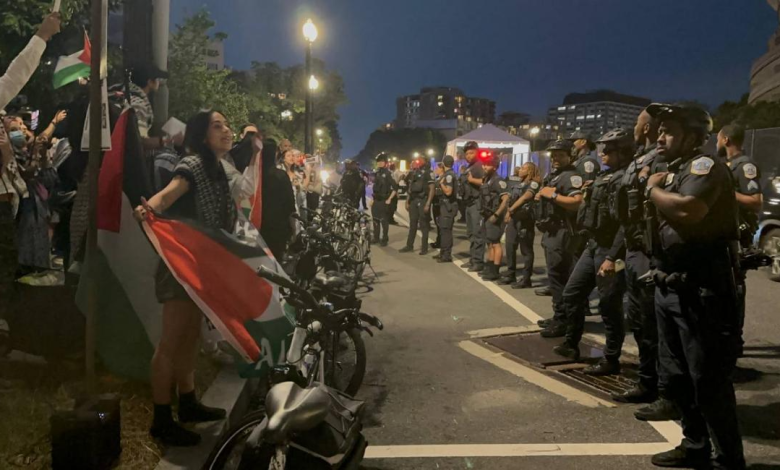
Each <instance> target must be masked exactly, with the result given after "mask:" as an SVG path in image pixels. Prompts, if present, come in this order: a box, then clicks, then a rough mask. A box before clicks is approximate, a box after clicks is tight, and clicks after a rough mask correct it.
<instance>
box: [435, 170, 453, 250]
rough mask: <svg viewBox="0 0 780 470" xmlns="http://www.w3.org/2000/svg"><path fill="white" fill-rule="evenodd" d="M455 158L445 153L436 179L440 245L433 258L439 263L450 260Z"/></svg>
mask: <svg viewBox="0 0 780 470" xmlns="http://www.w3.org/2000/svg"><path fill="white" fill-rule="evenodd" d="M454 164H455V159H454V158H452V156H451V155H445V156H444V158H443V159H442V165H443V169H444V173H443V174H442V175H441V176H440V177H439V179H438V180H437V182H436V184H437V189H436V191H437V192H438V193H439V208H440V209H439V231H440V233H441V237H440V239H441V246H440V252H439V255H438V256H436V257H435V258H436V259H437V261H438V262H439V263H451V262H452V244H453V236H452V229H453V227H454V226H455V217H457V215H458V199H457V197H458V196H457V194H458V177H457V175H456V174H455V172H454V171H453V170H452V166H453V165H454Z"/></svg>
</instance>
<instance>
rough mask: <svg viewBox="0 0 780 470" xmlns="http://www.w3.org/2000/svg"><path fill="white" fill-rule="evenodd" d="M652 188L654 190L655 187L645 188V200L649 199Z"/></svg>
mask: <svg viewBox="0 0 780 470" xmlns="http://www.w3.org/2000/svg"><path fill="white" fill-rule="evenodd" d="M653 188H655V186H648V187H647V188H645V199H650V193H651V192H652V191H653Z"/></svg>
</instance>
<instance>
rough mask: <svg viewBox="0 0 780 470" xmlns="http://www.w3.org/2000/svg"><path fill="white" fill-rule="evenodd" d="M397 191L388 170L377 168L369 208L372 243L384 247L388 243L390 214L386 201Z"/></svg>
mask: <svg viewBox="0 0 780 470" xmlns="http://www.w3.org/2000/svg"><path fill="white" fill-rule="evenodd" d="M397 190H398V188H397V187H396V184H395V180H394V179H393V174H392V173H391V172H390V170H388V169H387V168H379V169H378V170H377V171H376V174H375V175H374V204H373V205H372V206H371V216H372V217H373V218H374V243H379V242H380V241H381V243H382V244H385V245H386V244H387V242H388V230H389V228H390V217H391V215H392V214H391V213H390V205H389V204H388V203H387V199H388V198H389V197H390V196H391V195H392V194H393V192H395V191H397ZM382 233H383V234H382ZM380 235H381V237H380Z"/></svg>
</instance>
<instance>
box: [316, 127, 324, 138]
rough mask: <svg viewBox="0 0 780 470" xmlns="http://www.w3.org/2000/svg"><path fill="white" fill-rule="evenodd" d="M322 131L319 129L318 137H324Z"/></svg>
mask: <svg viewBox="0 0 780 470" xmlns="http://www.w3.org/2000/svg"><path fill="white" fill-rule="evenodd" d="M322 134H323V132H322V129H317V137H322Z"/></svg>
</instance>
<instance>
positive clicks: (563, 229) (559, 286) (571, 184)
mask: <svg viewBox="0 0 780 470" xmlns="http://www.w3.org/2000/svg"><path fill="white" fill-rule="evenodd" d="M583 184H584V183H583V179H582V176H581V175H580V174H579V173H578V172H577V169H576V168H575V167H574V166H572V165H569V166H566V167H562V168H559V169H557V170H553V172H552V173H550V174H549V175H547V177H546V178H545V180H544V183H543V186H544V187H550V188H555V193H556V194H559V195H562V196H576V195H578V194H582V186H583ZM535 210H536V213H535V218H536V227H537V228H538V229H539V231H540V232H542V247H543V248H544V252H545V256H546V262H547V278H548V281H549V283H550V291H551V293H552V303H553V312H554V316H553V324H555V325H563V324H565V322H566V306H565V304H564V301H563V289H564V287H565V286H566V282H567V281H568V280H569V274H570V273H571V270H572V268H573V266H574V262H575V259H576V258H575V255H574V253H573V252H572V249H571V246H570V244H571V242H572V240H573V235H574V234H573V230H574V227H575V224H576V217H577V216H576V214H575V213H574V212H571V211H567V210H566V209H564V208H563V207H561V206H559V205H557V204H555V203H554V202H553V201H552V200H549V199H544V198H542V200H541V201H539V202H538V203H537V204H536V206H535Z"/></svg>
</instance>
